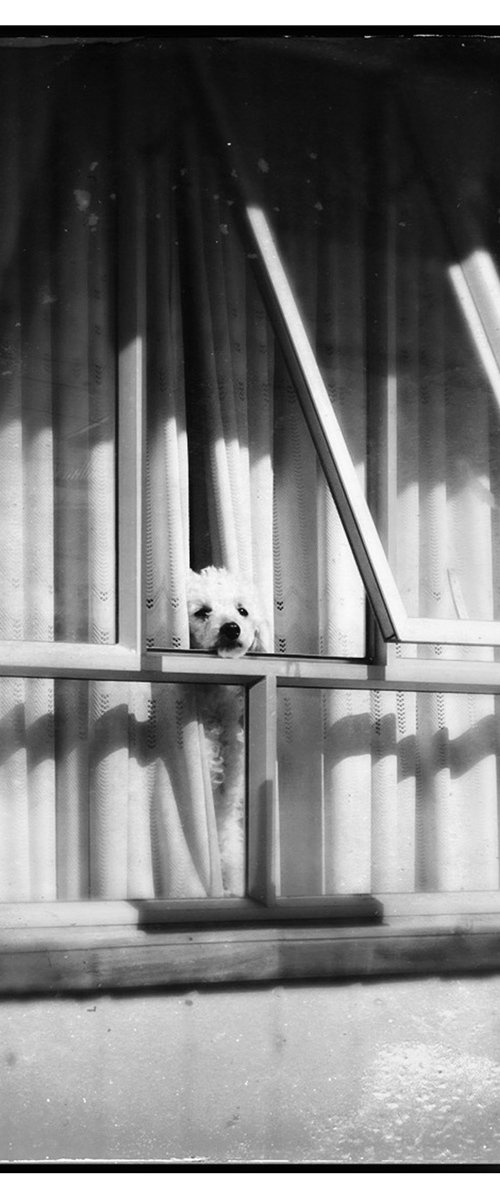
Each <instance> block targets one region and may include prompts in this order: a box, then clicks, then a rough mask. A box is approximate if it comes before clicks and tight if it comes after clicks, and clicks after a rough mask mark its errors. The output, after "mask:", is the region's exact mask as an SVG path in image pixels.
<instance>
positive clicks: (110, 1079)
mask: <svg viewBox="0 0 500 1200" xmlns="http://www.w3.org/2000/svg"><path fill="white" fill-rule="evenodd" d="M0 1047H1V1049H0V1054H1V1056H2V1060H3V1061H2V1068H3V1069H2V1070H1V1071H0V1158H1V1159H3V1160H4V1161H5V1160H9V1161H12V1160H20V1159H21V1160H22V1159H49V1160H52V1159H56V1158H57V1159H61V1158H63V1159H64V1158H66V1159H68V1158H69V1159H74V1158H76V1159H81V1158H87V1159H89V1158H90V1159H115V1160H116V1159H125V1160H134V1159H135V1160H140V1161H148V1160H152V1159H159V1160H162V1161H163V1160H165V1161H169V1160H172V1159H177V1160H179V1159H181V1160H183V1159H189V1158H193V1159H202V1160H208V1161H212V1162H216V1163H229V1162H235V1163H238V1162H249V1161H252V1160H254V1161H255V1160H267V1161H271V1162H276V1161H278V1160H284V1161H286V1162H290V1163H300V1162H312V1161H320V1162H332V1163H339V1164H356V1163H367V1164H370V1163H405V1162H406V1163H434V1164H457V1163H497V1162H498V1161H499V1159H500V977H497V976H491V977H488V976H484V977H481V978H478V977H472V976H471V977H467V978H463V979H450V978H446V979H430V980H399V981H392V980H390V981H387V980H386V981H381V982H371V983H350V984H332V985H321V986H314V985H305V984H304V985H302V986H300V985H293V986H290V987H288V986H283V985H279V986H274V987H273V986H270V987H265V988H255V989H254V988H242V989H236V988H234V989H225V990H219V989H206V990H203V991H183V992H170V993H155V994H153V993H151V994H149V995H144V994H137V995H122V996H121V995H118V996H108V995H106V996H101V995H99V996H92V997H90V998H89V997H86V998H85V997H84V998H82V997H79V998H73V997H69V998H60V999H59V998H58V999H53V1000H38V999H35V1000H26V1001H25V1000H9V1001H3V1002H2V1003H1V1005H0Z"/></svg>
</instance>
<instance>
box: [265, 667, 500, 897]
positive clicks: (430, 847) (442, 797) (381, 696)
mask: <svg viewBox="0 0 500 1200" xmlns="http://www.w3.org/2000/svg"><path fill="white" fill-rule="evenodd" d="M278 702H279V707H278V719H279V741H278V745H279V750H278V786H279V828H280V835H279V852H280V861H281V887H282V891H283V894H284V895H287V896H297V895H307V894H309V895H311V894H312V895H338V894H346V893H371V892H375V893H383V892H422V891H424V892H425V891H430V892H434V891H439V892H456V891H465V890H467V891H482V890H486V891H489V890H496V889H497V888H498V887H499V884H500V880H499V830H498V801H499V783H498V753H499V749H500V746H499V728H500V726H499V715H500V714H499V699H498V697H494V696H483V695H437V694H432V693H423V692H421V693H418V694H415V693H409V692H404V693H403V692H399V693H395V692H368V691H356V690H352V691H337V690H331V691H329V690H323V691H321V690H314V689H302V688H301V689H298V688H280V689H279V691H278Z"/></svg>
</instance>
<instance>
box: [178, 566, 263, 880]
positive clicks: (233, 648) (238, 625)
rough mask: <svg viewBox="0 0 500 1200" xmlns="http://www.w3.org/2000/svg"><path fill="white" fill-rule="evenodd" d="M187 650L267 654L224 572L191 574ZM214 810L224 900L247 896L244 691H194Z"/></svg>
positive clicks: (245, 588)
mask: <svg viewBox="0 0 500 1200" xmlns="http://www.w3.org/2000/svg"><path fill="white" fill-rule="evenodd" d="M187 598H188V614H189V628H190V641H191V646H192V647H193V648H195V649H198V650H208V651H211V652H212V653H214V654H217V655H218V656H219V657H220V658H241V657H242V656H243V655H244V654H247V653H248V651H258V650H261V651H262V650H264V649H265V633H264V622H263V621H262V618H261V616H260V612H259V606H258V603H257V600H256V597H255V594H254V591H253V588H252V587H250V586H249V585H248V584H245V583H244V582H241V581H239V580H237V579H235V578H234V576H232V575H231V574H230V573H229V571H226V570H225V568H224V567H205V568H204V569H203V570H202V571H200V573H199V574H197V573H196V572H195V571H190V573H189V580H188V588H187ZM198 696H199V706H200V717H201V721H202V724H203V728H204V733H205V744H206V747H207V757H208V763H209V769H210V779H211V784H212V791H213V796H214V805H215V819H216V824H217V835H218V840H219V849H220V856H221V870H222V883H223V888H224V894H225V895H228V896H243V895H244V893H245V739H244V717H245V691H244V689H243V688H242V687H235V686H228V685H226V684H222V685H219V684H207V685H205V684H203V685H201V686H200V687H199V689H198Z"/></svg>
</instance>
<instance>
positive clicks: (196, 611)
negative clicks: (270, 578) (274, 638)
mask: <svg viewBox="0 0 500 1200" xmlns="http://www.w3.org/2000/svg"><path fill="white" fill-rule="evenodd" d="M187 599H188V613H189V629H190V634H191V646H193V647H196V648H197V649H199V650H212V651H213V652H215V653H216V654H218V655H220V657H221V658H241V657H242V656H243V655H244V654H247V652H248V651H249V650H263V649H264V645H263V642H262V638H261V634H260V626H261V619H260V616H259V611H258V605H257V601H256V598H255V596H254V594H253V591H252V589H251V588H250V587H249V586H248V585H246V584H242V583H240V582H239V581H238V580H237V579H235V578H234V577H233V576H232V575H230V574H229V571H226V570H225V568H224V567H204V569H203V570H202V571H200V573H199V574H196V572H195V571H190V572H189V579H188V589H187Z"/></svg>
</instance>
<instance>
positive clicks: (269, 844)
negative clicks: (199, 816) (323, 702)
mask: <svg viewBox="0 0 500 1200" xmlns="http://www.w3.org/2000/svg"><path fill="white" fill-rule="evenodd" d="M247 714H248V721H247V730H248V733H247V754H248V759H247V765H248V774H247V780H248V843H247V844H248V895H249V896H250V897H251V898H252V899H254V900H260V901H261V902H262V903H263V904H268V905H269V904H274V903H275V901H276V900H277V898H278V897H279V895H280V869H279V836H278V790H277V751H278V739H277V684H276V679H274V678H272V677H271V676H266V677H265V678H263V679H259V681H258V682H257V683H254V684H253V685H252V686H251V687H250V688H249V689H248V710H247Z"/></svg>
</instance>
